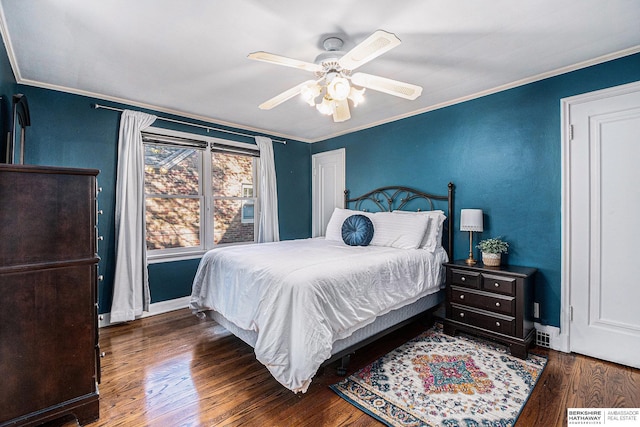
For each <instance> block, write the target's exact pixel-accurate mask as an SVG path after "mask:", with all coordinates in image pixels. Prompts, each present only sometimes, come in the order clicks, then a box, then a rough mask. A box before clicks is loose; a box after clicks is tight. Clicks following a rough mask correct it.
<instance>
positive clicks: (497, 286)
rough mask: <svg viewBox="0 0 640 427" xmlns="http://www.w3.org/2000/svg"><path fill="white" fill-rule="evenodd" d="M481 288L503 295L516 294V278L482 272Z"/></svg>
mask: <svg viewBox="0 0 640 427" xmlns="http://www.w3.org/2000/svg"><path fill="white" fill-rule="evenodd" d="M482 289H484V290H486V291H488V292H498V293H501V294H504V295H512V296H515V294H516V279H515V278H513V277H505V276H494V275H492V274H485V273H483V274H482Z"/></svg>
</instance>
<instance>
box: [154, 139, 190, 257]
mask: <svg viewBox="0 0 640 427" xmlns="http://www.w3.org/2000/svg"><path fill="white" fill-rule="evenodd" d="M201 158H202V152H201V151H200V150H197V149H193V148H183V147H172V146H167V145H157V144H145V171H144V172H145V174H144V186H145V194H146V204H145V207H146V214H145V215H146V223H147V250H153V249H169V248H184V247H199V246H200V242H201V236H200V211H201V209H200V208H201V205H202V201H203V200H202V194H201V186H200V176H201V167H200V165H201V164H202V160H201Z"/></svg>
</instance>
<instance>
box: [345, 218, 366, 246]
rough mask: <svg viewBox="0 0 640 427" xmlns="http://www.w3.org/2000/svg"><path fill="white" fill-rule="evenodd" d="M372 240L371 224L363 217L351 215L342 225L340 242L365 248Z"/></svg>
mask: <svg viewBox="0 0 640 427" xmlns="http://www.w3.org/2000/svg"><path fill="white" fill-rule="evenodd" d="M371 239H373V223H372V222H371V220H370V219H369V218H367V217H366V216H364V215H351V216H350V217H348V218H347V219H345V220H344V222H343V223H342V241H343V242H345V243H346V244H347V245H349V246H367V245H368V244H369V243H371Z"/></svg>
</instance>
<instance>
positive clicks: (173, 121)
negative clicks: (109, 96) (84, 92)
mask: <svg viewBox="0 0 640 427" xmlns="http://www.w3.org/2000/svg"><path fill="white" fill-rule="evenodd" d="M91 105H92V106H93V108H95V109H96V110H97V109H98V108H103V109H105V110H111V111H119V112H121V113H122V112H123V111H124V110H123V109H122V108H115V107H109V106H107V105H100V104H91ZM156 117H157V116H156ZM157 120H164V121H165V122H172V123H178V124H181V125H187V126H194V127H198V128H202V129H206V130H207V132H209V131H211V130H214V131H217V132H225V133H230V134H233V135H239V136H246V137H247V138H254V137H255V136H256V135H249V134H248V133H241V132H234V131H232V130H227V129H220V128H214V127H211V126H205V125H199V124H197V123H189V122H183V121H180V120H174V119H169V118H166V117H157ZM271 140H272V141H273V142H279V143H280V144H285V145H286V143H287V141H283V140H280V139H273V138H271Z"/></svg>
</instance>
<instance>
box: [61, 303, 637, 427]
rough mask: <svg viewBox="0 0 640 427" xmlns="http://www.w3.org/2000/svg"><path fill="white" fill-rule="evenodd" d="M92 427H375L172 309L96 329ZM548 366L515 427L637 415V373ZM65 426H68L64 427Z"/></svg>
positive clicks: (557, 359) (563, 359) (575, 364)
mask: <svg viewBox="0 0 640 427" xmlns="http://www.w3.org/2000/svg"><path fill="white" fill-rule="evenodd" d="M422 330H424V326H423V325H421V324H420V323H418V322H416V323H413V324H411V325H408V326H406V327H404V328H402V329H401V330H399V331H398V332H395V333H393V334H391V336H387V337H385V338H383V339H381V340H379V341H378V342H376V343H374V344H371V345H369V346H368V347H365V348H364V349H363V350H361V351H359V352H358V353H356V354H355V355H354V356H353V357H352V360H351V369H350V372H352V371H353V370H355V369H356V368H358V367H361V366H363V365H365V364H367V363H369V362H371V361H373V360H375V359H376V358H377V357H379V356H382V355H383V354H385V353H386V352H388V351H390V350H392V349H394V348H395V347H397V346H399V345H400V344H402V343H404V342H405V341H407V340H408V339H410V338H412V337H414V336H415V335H417V334H418V333H420V332H421V331H422ZM100 343H101V347H102V349H103V351H104V352H105V353H106V355H105V357H104V358H103V359H102V384H100V419H99V420H98V421H97V422H95V423H92V424H89V426H91V427H98V426H127V427H133V426H218V425H224V426H240V425H242V426H343V425H350V426H378V425H381V424H380V423H379V422H377V421H376V420H374V419H373V418H371V417H370V416H369V415H367V414H365V413H363V412H361V411H359V410H358V409H356V408H355V407H353V406H352V405H350V404H349V403H347V402H346V401H344V400H343V399H341V398H340V397H338V396H337V395H336V394H335V393H334V392H333V391H331V390H330V389H329V388H328V385H330V384H332V383H334V382H336V381H338V380H339V379H340V377H338V376H337V375H336V373H335V369H333V368H331V367H328V368H326V369H325V370H324V372H323V373H322V374H321V375H319V376H316V378H315V379H314V381H313V383H312V384H311V386H310V388H309V390H308V392H307V393H306V394H294V393H292V392H290V391H289V390H287V389H285V388H284V387H282V386H281V385H280V384H279V383H278V382H277V381H276V380H274V379H273V378H272V377H271V375H270V374H269V372H268V371H267V369H266V368H265V367H264V366H262V365H261V364H260V363H259V362H257V361H256V360H255V357H254V354H253V350H252V349H251V348H250V347H249V346H247V345H246V344H244V343H243V342H242V341H240V340H239V339H237V338H235V337H234V336H232V335H230V334H229V333H228V332H227V331H226V330H224V329H223V328H221V327H220V326H217V325H216V324H215V323H213V322H212V321H210V320H199V319H198V318H196V317H195V316H194V315H192V314H191V312H190V311H189V310H186V309H185V310H178V311H174V312H171V313H166V314H162V315H158V316H153V317H149V318H145V319H142V320H137V321H135V322H131V323H129V324H125V325H121V326H111V327H108V328H103V329H101V330H100ZM536 351H540V352H542V353H545V354H548V356H549V362H548V365H547V367H546V369H545V371H544V373H543V374H542V376H541V378H540V379H539V381H538V384H537V385H536V387H535V390H534V392H533V394H532V396H531V398H530V399H529V401H528V402H527V404H526V406H525V408H524V410H523V412H522V414H521V416H520V418H519V419H518V422H517V424H516V426H520V427H522V426H563V425H567V420H566V412H567V411H566V410H567V408H573V407H575V408H579V407H626V408H640V370H638V369H632V368H628V367H624V366H620V365H616V364H613V363H608V362H602V361H599V360H596V359H592V358H589V357H584V356H581V355H574V354H565V353H560V352H556V351H547V350H544V349H542V350H538V349H537V350H536ZM64 425H73V424H64Z"/></svg>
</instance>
